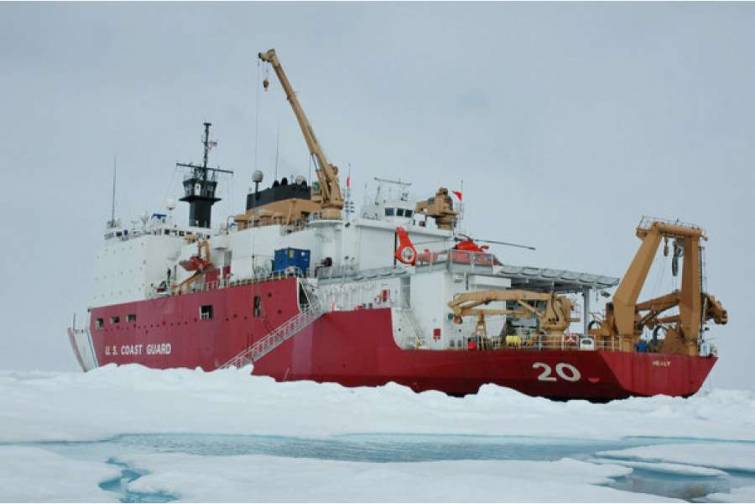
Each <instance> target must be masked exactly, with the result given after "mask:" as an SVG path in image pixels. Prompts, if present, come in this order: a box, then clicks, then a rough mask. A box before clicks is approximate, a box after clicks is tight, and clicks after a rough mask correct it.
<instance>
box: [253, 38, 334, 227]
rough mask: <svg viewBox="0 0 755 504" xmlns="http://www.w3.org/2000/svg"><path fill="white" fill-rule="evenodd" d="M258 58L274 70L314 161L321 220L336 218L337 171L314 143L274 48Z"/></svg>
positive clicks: (305, 117) (307, 121)
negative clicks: (318, 189) (318, 185)
mask: <svg viewBox="0 0 755 504" xmlns="http://www.w3.org/2000/svg"><path fill="white" fill-rule="evenodd" d="M258 56H259V58H260V59H261V60H262V61H264V62H265V63H270V64H271V65H272V67H273V70H275V75H276V76H277V77H278V81H280V83H281V86H283V90H284V91H285V92H286V98H287V99H288V102H289V103H290V104H291V109H292V110H293V111H294V115H295V116H296V121H297V122H298V123H299V128H300V129H301V132H302V135H304V141H305V142H306V143H307V148H308V149H309V154H310V156H312V157H313V158H314V159H315V160H316V162H317V169H316V170H315V171H316V173H317V179H318V181H319V183H320V201H321V202H320V205H321V207H322V209H323V212H322V214H323V215H322V217H323V218H324V219H340V218H341V209H343V196H342V195H341V187H340V185H339V182H338V168H337V167H336V166H334V165H332V164H330V162H329V161H328V159H327V158H326V157H325V152H324V151H323V150H322V147H321V146H320V142H318V141H317V137H316V136H315V131H314V129H313V128H312V124H311V123H310V122H309V120H308V119H307V116H306V114H305V113H304V109H303V108H302V106H301V104H300V103H299V99H298V98H297V97H296V93H295V92H294V89H293V87H292V86H291V82H289V80H288V77H287V76H286V72H284V71H283V66H282V65H281V63H280V61H279V60H278V56H277V55H276V53H275V49H270V50H269V51H267V52H264V53H259V55H258Z"/></svg>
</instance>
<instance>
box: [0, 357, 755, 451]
mask: <svg viewBox="0 0 755 504" xmlns="http://www.w3.org/2000/svg"><path fill="white" fill-rule="evenodd" d="M249 371H250V369H249V368H246V369H242V370H236V369H226V370H218V371H213V372H203V371H201V370H190V369H172V370H154V369H148V368H144V367H142V366H138V365H128V366H121V367H116V366H114V365H108V366H105V367H102V368H99V369H95V370H93V371H90V372H88V373H20V372H0V427H2V428H1V429H0V442H23V441H42V440H62V441H67V440H68V441H70V440H93V439H102V438H106V437H111V436H114V435H117V434H120V433H124V432H127V433H161V432H188V433H193V432H204V433H225V434H258V435H259V434H272V435H275V434H278V435H305V436H310V437H312V436H329V435H336V434H348V433H371V432H380V433H405V432H416V433H424V434H451V433H452V434H475V435H480V434H489V435H509V436H539V437H543V436H559V437H573V438H579V439H620V438H623V437H627V436H661V437H663V436H669V437H682V436H686V437H690V438H711V439H722V440H731V439H737V440H755V414H753V412H754V411H755V393H753V392H751V391H728V390H714V391H712V392H710V393H701V394H698V395H697V396H695V397H692V398H689V399H682V398H670V397H653V398H632V399H627V400H622V401H614V402H611V403H608V404H592V403H589V402H587V401H569V402H553V401H549V400H547V399H543V398H532V397H528V396H525V395H523V394H520V393H518V392H516V391H514V390H510V389H506V388H503V387H497V386H493V385H486V386H484V387H482V389H481V390H480V393H479V394H477V395H473V396H467V397H465V398H454V397H448V396H446V395H445V394H442V393H440V392H424V393H421V394H415V393H414V392H412V391H411V390H410V389H408V388H406V387H402V386H399V385H396V384H394V383H389V384H388V385H385V386H382V387H359V388H346V387H342V386H340V385H336V384H317V383H314V382H308V381H302V382H285V383H276V382H275V381H274V380H272V379H271V378H267V377H259V376H249Z"/></svg>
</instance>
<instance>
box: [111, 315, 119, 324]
mask: <svg viewBox="0 0 755 504" xmlns="http://www.w3.org/2000/svg"><path fill="white" fill-rule="evenodd" d="M120 321H121V318H120V317H119V316H118V315H113V316H112V317H110V323H111V324H117V323H118V322H120Z"/></svg>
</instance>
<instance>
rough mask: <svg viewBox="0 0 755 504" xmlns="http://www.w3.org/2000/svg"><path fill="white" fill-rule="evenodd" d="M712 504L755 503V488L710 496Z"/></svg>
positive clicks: (733, 490) (742, 488)
mask: <svg viewBox="0 0 755 504" xmlns="http://www.w3.org/2000/svg"><path fill="white" fill-rule="evenodd" d="M708 499H710V500H711V501H712V502H755V486H744V487H739V488H733V489H732V490H731V492H729V493H714V494H710V495H708Z"/></svg>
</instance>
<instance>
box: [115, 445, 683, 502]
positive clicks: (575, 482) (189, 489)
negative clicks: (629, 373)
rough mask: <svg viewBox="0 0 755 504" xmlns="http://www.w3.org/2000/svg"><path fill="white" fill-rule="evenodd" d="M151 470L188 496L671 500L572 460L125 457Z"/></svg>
mask: <svg viewBox="0 0 755 504" xmlns="http://www.w3.org/2000/svg"><path fill="white" fill-rule="evenodd" d="M123 462H125V463H127V464H129V465H130V466H132V467H137V468H139V469H143V470H147V471H149V474H147V475H145V476H142V477H141V478H139V479H137V480H135V481H134V482H132V483H130V484H129V490H131V491H133V492H139V493H147V494H149V493H155V492H163V493H169V494H172V495H175V496H177V497H178V498H179V499H180V500H181V501H327V502H333V501H364V500H370V501H391V502H400V501H432V502H449V501H467V502H468V501H473V502H480V501H483V502H487V501H525V500H526V501H551V502H556V501H561V502H563V501H572V502H573V501H582V502H607V501H621V502H646V501H654V502H656V501H667V500H669V499H663V498H659V497H658V496H653V495H647V494H639V493H629V492H624V491H620V490H614V489H612V488H608V487H605V486H599V485H601V484H605V483H608V482H609V481H610V479H609V478H611V477H617V476H623V475H626V474H628V473H630V472H631V469H628V468H626V467H622V466H618V465H598V464H590V463H587V462H580V461H577V460H571V459H562V460H558V461H552V462H540V461H519V460H511V461H500V460H497V461H440V462H414V463H371V462H344V461H334V460H315V459H298V458H282V457H271V456H261V455H242V456H233V457H225V456H222V457H203V456H195V455H185V454H174V453H170V454H165V453H161V454H151V455H142V456H131V457H128V458H126V459H124V460H123Z"/></svg>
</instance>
